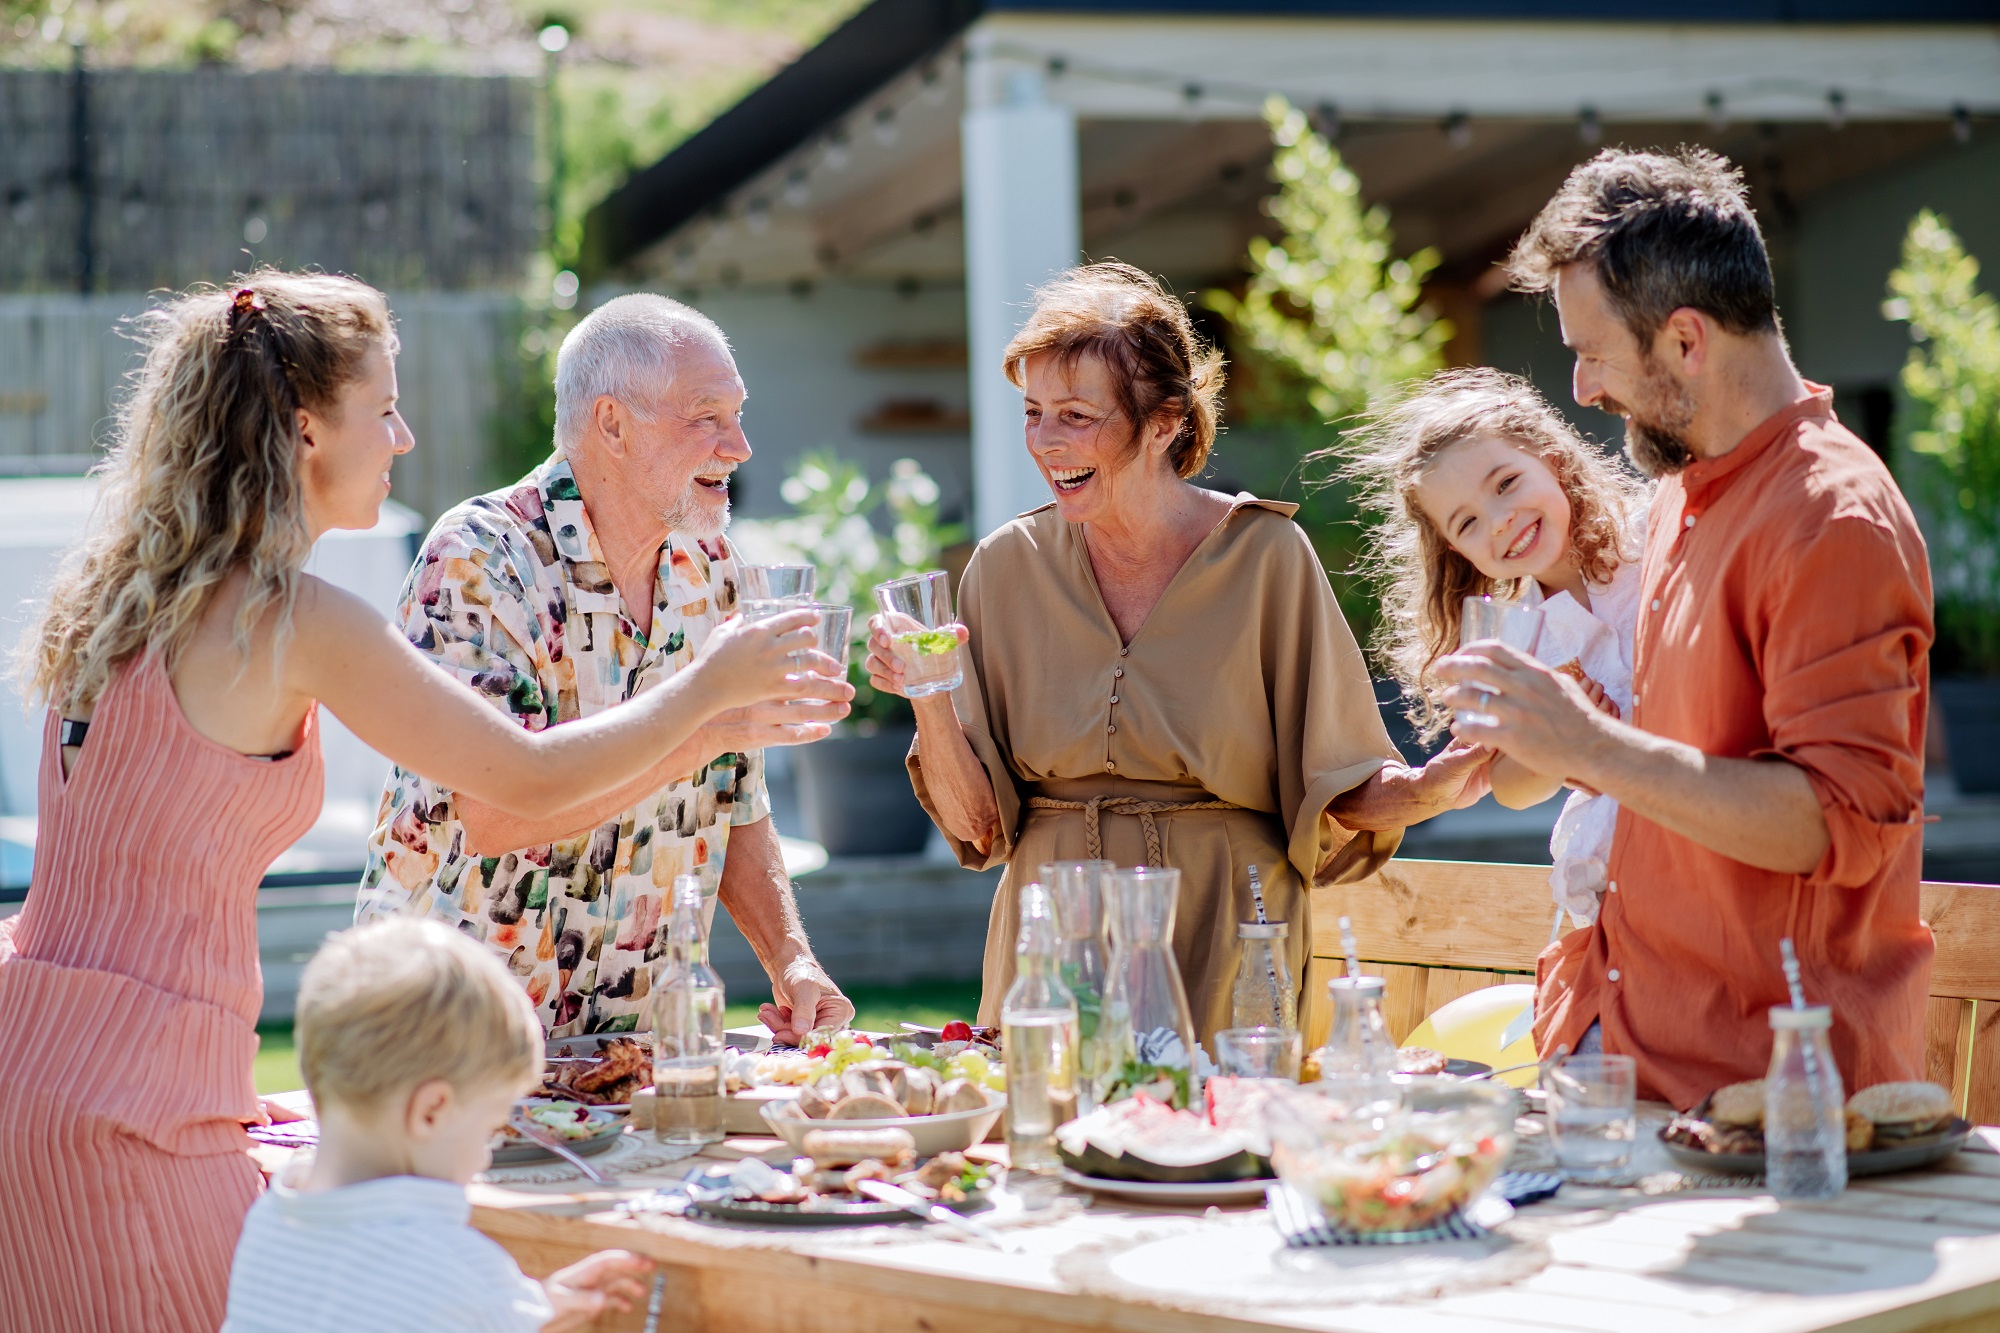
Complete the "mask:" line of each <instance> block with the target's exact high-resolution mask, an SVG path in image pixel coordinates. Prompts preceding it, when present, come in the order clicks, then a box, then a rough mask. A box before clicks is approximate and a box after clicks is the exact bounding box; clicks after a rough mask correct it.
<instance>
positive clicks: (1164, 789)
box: [868, 264, 1491, 1043]
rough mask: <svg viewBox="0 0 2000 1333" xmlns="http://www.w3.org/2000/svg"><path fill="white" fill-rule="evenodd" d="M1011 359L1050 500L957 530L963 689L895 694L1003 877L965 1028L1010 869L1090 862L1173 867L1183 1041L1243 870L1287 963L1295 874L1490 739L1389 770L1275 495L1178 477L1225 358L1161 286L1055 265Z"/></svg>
mask: <svg viewBox="0 0 2000 1333" xmlns="http://www.w3.org/2000/svg"><path fill="white" fill-rule="evenodd" d="M1006 371H1007V376H1008V378H1009V379H1010V380H1012V381H1013V382H1014V383H1015V384H1016V385H1018V386H1020V387H1021V388H1022V390H1023V392H1024V394H1025V399H1026V402H1025V407H1026V434H1027V447H1028V452H1029V454H1030V456H1031V457H1032V458H1033V459H1034V462H1035V465H1036V467H1037V468H1038V469H1040V471H1041V473H1042V477H1043V479H1044V480H1045V481H1046V482H1047V483H1048V485H1049V488H1050V489H1051V491H1052V492H1053V493H1054V497H1055V498H1054V502H1053V503H1051V504H1048V505H1044V506H1042V507H1041V508H1039V509H1036V510H1033V511H1031V512H1029V513H1026V514H1023V515H1021V516H1020V517H1018V518H1016V519H1015V520H1014V521H1013V522H1011V523H1009V524H1007V525H1006V526H1005V527H1003V528H1001V529H999V530H998V531H996V532H994V533H992V534H991V535H989V536H988V537H987V538H986V539H985V540H984V541H982V542H981V543H980V544H979V547H978V550H977V551H976V552H975V553H974V555H973V557H972V561H971V564H970V565H969V566H968V567H967V569H966V571H965V577H964V579H963V581H962V584H961V587H960V589H959V615H960V620H961V621H962V628H961V629H960V630H959V633H960V635H961V637H962V638H963V639H964V641H965V645H966V651H965V658H966V671H965V681H964V684H963V685H961V686H960V687H959V688H958V689H957V690H955V691H952V692H951V693H949V694H934V695H930V696H928V697H924V698H919V699H917V700H915V701H914V706H915V709H916V715H917V739H916V743H915V744H914V745H913V746H912V747H911V749H910V755H909V772H910V780H911V782H912V783H913V784H914V785H915V787H916V793H917V799H918V800H920V801H921V802H922V803H923V806H924V808H925V810H927V811H928V812H929V813H930V815H931V818H932V819H933V820H934V821H935V822H936V823H937V826H938V828H939V829H940V830H942V831H943V833H944V836H945V838H946V840H947V841H948V842H949V843H950V845H951V848H952V850H953V851H954V852H955V853H956V854H957V856H958V858H959V860H960V862H961V863H962V864H964V865H966V866H967V867H970V868H973V869H986V868H989V867H992V866H996V865H1004V866H1006V868H1007V869H1006V873H1005V875H1004V876H1003V877H1002V879H1001V882H1000V890H999V893H998V895H997V896H996V898H995V900H994V904H993V915H992V919H991V923H990V925H989V927H988V930H987V937H986V964H985V976H984V991H983V995H982V998H981V1003H980V1015H979V1016H980V1021H981V1022H983V1023H992V1022H997V1021H998V1020H999V1006H1000V1002H1001V999H1002V998H1003V997H1004V995H1005V994H1006V990H1007V986H1008V984H1009V983H1010V982H1011V981H1012V979H1013V970H1014V941H1015V925H1016V921H1017V906H1016V903H1017V894H1018V890H1019V886H1020V885H1022V884H1024V883H1027V882H1029V881H1030V880H1032V879H1034V877H1035V876H1036V874H1037V872H1038V867H1039V866H1040V865H1041V863H1043V862H1047V861H1059V860H1062V861H1066V860H1083V859H1095V858H1098V857H1102V858H1105V859H1108V860H1111V861H1115V862H1117V863H1118V864H1120V865H1146V864H1151V865H1164V866H1174V867H1177V868H1179V870H1180V871H1181V899H1180V910H1179V914H1178V917H1177V919H1176V923H1175V933H1174V952H1175V955H1176V958H1177V960H1178V962H1179V964H1180V968H1181V975H1182V979H1183V981H1184V982H1185V984H1186V987H1187V992H1188V999H1189V1002H1190V1005H1191V1007H1192V1009H1193V1016H1194V1021H1195V1027H1196V1031H1197V1034H1198V1038H1199V1039H1200V1040H1202V1041H1203V1042H1204V1043H1206V1042H1208V1040H1209V1038H1210V1036H1211V1034H1213V1033H1214V1032H1215V1031H1216V1030H1217V1029H1219V1028H1226V1027H1228V1026H1230V1021H1229V1019H1230V1013H1229V1007H1230V989H1231V986H1232V984H1233V982H1234V979H1235V971H1236V926H1237V923H1238V922H1241V921H1250V920H1255V919H1256V918H1255V915H1254V906H1253V902H1252V898H1251V892H1250V880H1249V868H1250V867H1251V866H1255V867H1256V868H1257V870H1258V872H1259V874H1260V876H1261V879H1262V886H1263V893H1264V899H1265V903H1266V907H1267V910H1268V912H1269V914H1270V916H1271V917H1272V919H1274V920H1284V921H1288V922H1290V923H1291V932H1290V936H1289V940H1288V944H1289V948H1290V951H1291V956H1290V962H1291V965H1292V975H1293V977H1295V978H1300V979H1302V978H1303V977H1304V976H1305V963H1306V955H1307V953H1308V952H1309V949H1310V945H1311V940H1312V929H1311V923H1310V921H1309V920H1308V903H1307V885H1309V884H1313V883H1320V884H1328V883H1336V882H1342V881H1348V880H1353V879H1358V878H1360V877H1362V876H1364V875H1366V874H1368V873H1369V872H1370V871H1373V870H1374V869H1376V868H1377V867H1378V866H1380V865H1381V864H1382V863H1383V862H1384V861H1385V860H1387V859H1388V857H1389V856H1390V854H1391V853H1392V852H1394V851H1395V849H1396V846H1397V844H1398V843H1399V842H1400V841H1401V838H1402V830H1403V829H1404V828H1406V827H1407V826H1409V825H1410V824H1413V823H1417V822H1419V821H1421V820H1423V819H1426V818H1429V817H1430V816H1431V815H1434V814H1437V813H1439V812H1441V811H1443V810H1446V809H1449V808H1451V807H1452V806H1454V805H1458V804H1463V803H1466V802H1468V801H1470V800H1472V799H1476V798H1477V796H1478V795H1479V794H1480V792H1481V791H1483V790H1484V788H1483V785H1482V783H1483V775H1484V772H1485V765H1486V762H1487V761H1488V760H1489V759H1490V758H1491V756H1490V754H1488V753H1487V752H1485V751H1483V750H1480V749H1477V748H1475V747H1466V746H1455V747H1452V748H1450V749H1447V750H1446V751H1444V752H1443V753H1442V754H1440V755H1439V756H1438V757H1437V758H1435V759H1433V760H1432V761H1431V762H1430V763H1429V764H1427V765H1425V766H1424V767H1422V768H1419V769H1411V768H1408V767H1406V766H1405V765H1404V764H1403V763H1402V762H1401V761H1400V759H1399V758H1398V757H1397V753H1396V750H1395V748H1394V746H1393V745H1391V744H1390V741H1389V737H1388V733H1387V731H1386V730H1385V729H1384V727H1383V725H1382V720H1381V716H1380V714H1379V713H1378V712H1377V710H1376V705H1375V695H1374V690H1373V688H1372V686H1371V684H1370V681H1369V677H1368V673H1367V671H1366V669H1365V668H1364V666H1363V664H1362V659H1361V654H1360V652H1359V650H1358V649H1357V647H1356V646H1355V642H1354V636H1353V634H1352V632H1351V631H1350V630H1349V629H1348V626H1347V622H1346V620H1345V619H1343V618H1342V616H1341V613H1340V608H1339V606H1338V605H1337V604H1336V602H1335V601H1334V596H1333V590H1332V588H1331V587H1330V586H1329V585H1328V583H1327V578H1326V572H1325V570H1324V569H1323V568H1322V567H1321V566H1320V563H1319V560H1318V558H1317V557H1316V556H1315V555H1314V553H1313V549H1312V546H1311V544H1310V543H1309V542H1308V541H1307V539H1306V536H1305V533H1304V532H1302V531H1301V530H1300V529H1299V527H1298V525H1297V524H1295V523H1294V522H1292V514H1293V511H1294V510H1295V509H1296V508H1297V506H1295V505H1291V504H1284V503H1280V502H1277V501H1272V500H1260V499H1258V498H1256V497H1254V496H1252V495H1249V494H1239V495H1235V496H1229V495H1223V494H1221V493H1219V492H1216V491H1211V490H1206V489H1204V488H1202V487H1200V486H1197V485H1195V484H1194V482H1193V481H1192V480H1191V478H1193V477H1195V476H1196V475H1198V474H1199V473H1200V472H1201V471H1202V469H1203V467H1204V466H1205V465H1206V463H1207V460H1208V454H1209V450H1210V448H1211V446H1212V445H1213V443H1214V440H1215V429H1216V399H1217V396H1218V394H1219V391H1220V389H1221V385H1222V369H1221V362H1220V359H1219V358H1218V357H1217V356H1216V355H1215V353H1214V352H1213V351H1210V350H1208V349H1205V348H1203V347H1202V346H1201V345H1200V343H1199V342H1198V340H1197V339H1196V337H1195V335H1194V331H1193V328H1192V325H1191V324H1190V322H1189V320H1188V316H1187V311H1186V310H1185V309H1184V308H1183V307H1182V306H1181V304H1180V302H1179V301H1178V300H1176V299H1175V298H1174V297H1173V296H1172V295H1171V294H1170V293H1168V292H1167V291H1165V290H1164V289H1163V288H1162V287H1161V286H1160V285H1159V284H1158V283H1156V282H1155V281H1153V280H1152V279H1151V278H1149V277H1147V276H1146V275H1145V274H1143V273H1141V272H1139V271H1138V270H1136V269H1133V268H1130V267H1127V266H1125V265H1122V264H1094V265H1089V266H1086V267H1083V268H1077V269H1072V270H1070V271H1069V272H1068V273H1066V274H1064V275H1062V276H1061V277H1060V278H1058V279H1057V280H1055V281H1054V282H1052V283H1051V284H1050V285H1049V286H1047V287H1046V288H1044V289H1043V290H1042V291H1041V292H1040V293H1039V296H1038V301H1037V305H1036V309H1035V312H1034V314H1033V315H1032V316H1031V317H1030V318H1029V320H1028V323H1027V325H1026V327H1024V328H1023V329H1022V330H1021V332H1020V333H1019V335H1017V336H1016V337H1015V338H1014V340H1013V341H1012V342H1011V343H1009V344H1008V347H1007V351H1006ZM869 650H870V651H869V657H868V669H869V673H870V676H871V679H872V681H873V683H874V685H875V687H876V688H877V689H886V690H890V691H892V692H895V693H898V694H901V693H904V690H903V686H902V674H903V673H902V668H901V667H900V665H898V663H897V662H896V659H895V655H894V653H892V652H891V651H890V648H889V644H888V641H887V638H886V637H885V635H884V634H883V632H882V627H881V624H880V618H879V617H878V618H877V621H876V623H875V625H874V632H873V634H872V636H871V638H870V641H869Z"/></svg>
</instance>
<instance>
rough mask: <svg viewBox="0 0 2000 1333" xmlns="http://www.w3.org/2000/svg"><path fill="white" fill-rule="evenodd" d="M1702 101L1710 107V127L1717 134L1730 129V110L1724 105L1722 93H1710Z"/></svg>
mask: <svg viewBox="0 0 2000 1333" xmlns="http://www.w3.org/2000/svg"><path fill="white" fill-rule="evenodd" d="M1702 101H1703V102H1704V103H1706V104H1707V106H1708V127H1709V128H1710V129H1712V130H1714V131H1715V132H1716V133H1717V134H1720V133H1722V132H1723V131H1724V130H1726V129H1728V128H1729V109H1728V107H1727V106H1725V105H1724V104H1723V101H1722V94H1721V93H1714V92H1712V93H1710V94H1709V95H1708V96H1707V97H1705V98H1703V99H1702Z"/></svg>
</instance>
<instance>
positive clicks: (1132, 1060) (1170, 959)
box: [1098, 866, 1201, 1107]
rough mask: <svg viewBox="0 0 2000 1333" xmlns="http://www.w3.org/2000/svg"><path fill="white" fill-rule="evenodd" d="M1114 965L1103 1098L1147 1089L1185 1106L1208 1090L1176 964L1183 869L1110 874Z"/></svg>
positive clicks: (1107, 998)
mask: <svg viewBox="0 0 2000 1333" xmlns="http://www.w3.org/2000/svg"><path fill="white" fill-rule="evenodd" d="M1106 884H1107V892H1108V894H1109V898H1110V919H1111V968H1110V972H1109V975H1108V977H1107V979H1106V981H1105V984H1104V1019H1103V1026H1102V1029H1101V1030H1102V1031H1103V1032H1104V1034H1105V1037H1104V1040H1105V1041H1106V1043H1107V1045H1108V1047H1109V1049H1108V1051H1107V1052H1106V1056H1107V1061H1106V1063H1107V1065H1108V1067H1109V1070H1110V1072H1109V1073H1108V1074H1107V1075H1106V1076H1105V1080H1104V1083H1103V1085H1102V1086H1101V1087H1100V1089H1099V1092H1098V1100H1099V1101H1100V1102H1105V1101H1110V1100H1112V1098H1113V1097H1114V1096H1115V1095H1117V1094H1120V1093H1124V1092H1129V1091H1131V1090H1133V1089H1135V1088H1147V1089H1150V1090H1151V1091H1153V1092H1154V1093H1155V1094H1156V1095H1159V1096H1160V1099H1161V1100H1162V1101H1168V1100H1171V1101H1172V1102H1173V1104H1174V1105H1176V1106H1182V1107H1185V1106H1187V1105H1189V1104H1190V1102H1191V1099H1192V1098H1194V1097H1195V1096H1196V1095H1197V1094H1199V1092H1200V1091H1201V1084H1200V1079H1199V1077H1198V1075H1197V1072H1196V1068H1195V1061H1194V1049H1195V1046H1194V1017H1193V1015H1192V1014H1191V1013H1190V1012H1189V1011H1188V1000H1187V990H1186V988H1185V987H1183V986H1182V984H1181V970H1180V966H1179V964H1178V963H1176V962H1175V961H1174V950H1173V938H1174V909H1175V908H1176V906H1177V905H1178V904H1179V901H1180V893H1181V872H1180V871H1178V870H1175V869H1172V868H1168V869H1164V870H1163V869H1160V868H1158V867H1151V866H1139V867H1136V868H1134V869H1131V870H1114V871H1112V872H1111V873H1110V875H1108V876H1107V877H1106Z"/></svg>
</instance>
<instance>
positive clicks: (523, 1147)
mask: <svg viewBox="0 0 2000 1333" xmlns="http://www.w3.org/2000/svg"><path fill="white" fill-rule="evenodd" d="M516 1110H517V1111H518V1112H519V1113H520V1114H521V1116H522V1117H523V1118H524V1119H526V1120H527V1121H528V1122H529V1123H530V1124H532V1125H533V1126H534V1127H535V1128H536V1129H537V1130H538V1131H540V1132H541V1133H543V1134H546V1135H548V1136H549V1137H550V1138H552V1139H555V1140H558V1141H559V1142H561V1144H562V1145H563V1147H565V1148H568V1149H569V1150H570V1151H571V1152H573V1153H576V1154H577V1155H578V1156H581V1157H589V1156H590V1155H592V1154H593V1153H601V1152H603V1151H605V1150H606V1149H608V1148H610V1147H611V1145H612V1144H614V1143H616V1142H618V1136H619V1135H621V1134H623V1133H624V1132H625V1116H624V1115H623V1114H621V1113H619V1112H617V1111H613V1110H609V1109H607V1108H605V1107H602V1106H585V1105H583V1104H582V1103H580V1102H573V1101H552V1100H548V1099H546V1098H541V1097H529V1098H526V1099H524V1100H522V1101H521V1102H519V1103H518V1104H517V1105H516ZM555 1156H556V1155H555V1154H554V1153H552V1152H550V1151H549V1150H548V1149H547V1148H544V1147H543V1146H542V1145H541V1144H539V1143H536V1142H535V1141H534V1140H533V1139H531V1138H529V1137H528V1136H527V1135H525V1134H523V1133H521V1132H520V1131H519V1130H517V1129H515V1128H514V1127H513V1126H512V1125H502V1126H501V1127H500V1132H499V1133H498V1134H496V1135H494V1136H493V1165H494V1166H522V1165H526V1164H527V1163H530V1162H547V1161H553V1160H555Z"/></svg>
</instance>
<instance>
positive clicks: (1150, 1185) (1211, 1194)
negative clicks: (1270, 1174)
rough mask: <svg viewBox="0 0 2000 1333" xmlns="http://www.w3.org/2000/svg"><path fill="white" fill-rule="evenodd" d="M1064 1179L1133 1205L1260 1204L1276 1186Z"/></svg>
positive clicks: (1070, 1175)
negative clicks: (1265, 1192) (1268, 1189)
mask: <svg viewBox="0 0 2000 1333" xmlns="http://www.w3.org/2000/svg"><path fill="white" fill-rule="evenodd" d="M1062 1174H1063V1179H1064V1180H1066V1181H1068V1182H1069V1183H1070V1184H1072V1185H1075V1186H1076V1187H1077V1188H1079V1189H1087V1190H1089V1191H1091V1192H1092V1193H1094V1194H1109V1195H1111V1196H1113V1197H1114V1198H1119V1199H1131V1200H1133V1201H1134V1202H1136V1203H1159V1204H1175V1203H1199V1204H1209V1203H1261V1202H1263V1199H1264V1190H1265V1189H1266V1188H1267V1187H1269V1186H1271V1185H1275V1184H1277V1183H1278V1182H1277V1180H1276V1178H1275V1177H1274V1178H1272V1179H1270V1180H1208V1181H1202V1182H1200V1183H1197V1184H1189V1185H1182V1184H1162V1183H1161V1182H1159V1181H1154V1180H1106V1179H1104V1178H1103V1177H1102V1176H1086V1175H1084V1174H1082V1173H1081V1172H1077V1171H1072V1170H1070V1169H1069V1168H1068V1167H1064V1168H1063V1169H1062Z"/></svg>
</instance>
